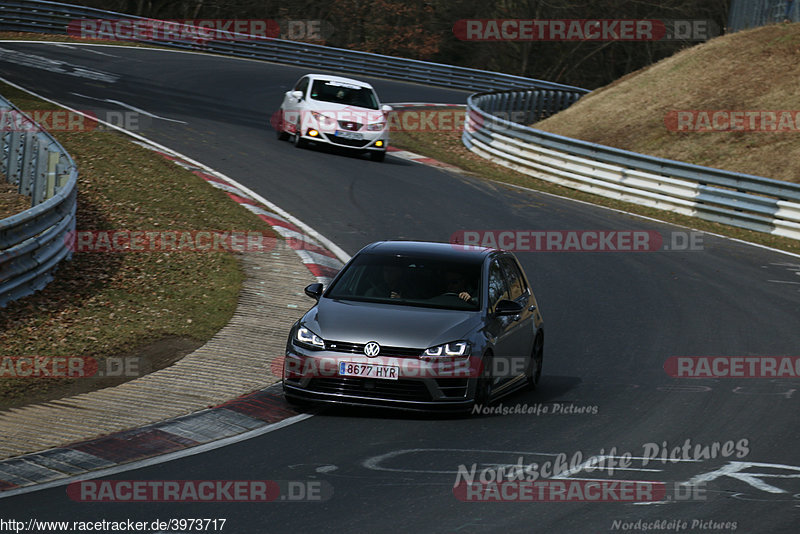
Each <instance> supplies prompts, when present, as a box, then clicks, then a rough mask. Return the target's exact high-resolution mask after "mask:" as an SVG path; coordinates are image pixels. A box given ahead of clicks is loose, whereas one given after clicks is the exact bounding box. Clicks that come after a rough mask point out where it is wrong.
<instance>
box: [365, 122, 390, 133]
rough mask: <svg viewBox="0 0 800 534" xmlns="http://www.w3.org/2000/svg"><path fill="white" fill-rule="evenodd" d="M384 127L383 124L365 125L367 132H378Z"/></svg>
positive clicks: (384, 124)
mask: <svg viewBox="0 0 800 534" xmlns="http://www.w3.org/2000/svg"><path fill="white" fill-rule="evenodd" d="M385 127H386V123H385V122H375V123H372V124H367V130H368V131H370V132H380V131H381V130H383V129H384V128H385Z"/></svg>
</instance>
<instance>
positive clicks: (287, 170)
mask: <svg viewBox="0 0 800 534" xmlns="http://www.w3.org/2000/svg"><path fill="white" fill-rule="evenodd" d="M15 52H21V53H23V54H24V55H20V54H18V53H15ZM32 56H37V57H38V58H47V60H56V61H58V62H61V63H52V62H50V63H47V62H45V61H43V60H42V59H31V57H32ZM48 65H49V67H48ZM75 67H81V68H82V69H83V70H76V69H75ZM57 71H63V72H57ZM0 72H2V76H4V77H6V78H7V79H9V80H10V81H13V82H14V83H17V84H19V85H21V86H23V87H26V88H28V89H31V90H34V91H36V92H38V93H40V94H42V95H44V96H46V97H49V98H52V99H56V100H58V101H59V102H62V103H65V104H67V105H69V106H71V107H74V108H76V109H81V110H93V111H95V112H96V113H98V115H101V116H102V114H101V113H102V112H103V111H112V112H124V111H130V110H131V108H125V107H122V106H121V105H120V104H118V103H120V102H121V103H124V104H126V105H128V106H131V107H133V108H138V109H139V110H144V111H146V112H148V113H150V114H153V115H156V116H158V117H160V118H156V117H151V118H150V120H149V121H147V124H146V126H147V127H146V128H145V129H144V130H142V131H139V132H138V133H140V134H142V135H144V136H146V137H148V138H149V139H152V140H154V141H156V142H158V143H161V144H163V145H166V146H168V147H170V148H173V149H175V150H178V151H180V152H183V153H184V154H186V155H187V156H189V157H191V158H194V159H196V160H198V161H201V162H203V163H205V164H207V165H209V166H211V167H213V168H215V169H217V170H219V171H221V172H223V173H225V174H227V175H228V176H230V177H232V178H234V179H236V180H238V181H239V182H240V183H242V184H244V185H246V186H247V187H249V188H251V189H253V190H254V191H256V192H257V193H259V194H260V195H262V196H264V197H265V198H267V199H269V200H270V201H272V202H274V203H275V204H277V205H278V206H280V207H281V208H283V209H285V210H287V211H288V212H290V213H291V214H293V215H294V216H296V217H298V218H299V219H301V220H302V221H304V222H305V223H307V224H309V225H310V226H312V227H313V228H314V229H316V230H317V231H319V232H320V233H321V234H323V235H324V236H325V237H327V238H329V239H330V240H332V241H333V242H334V243H336V244H337V245H339V246H340V247H341V248H342V249H344V250H345V251H346V252H347V253H349V254H353V253H355V252H356V251H358V250H359V249H360V248H361V247H362V246H364V245H366V244H367V243H370V242H372V241H376V240H381V239H420V240H435V241H448V240H449V239H450V236H451V235H452V234H453V233H454V232H457V231H459V230H482V229H492V230H500V229H509V230H608V231H611V230H614V231H622V230H645V231H657V232H660V233H661V234H662V235H663V236H666V240H667V242H669V241H670V236H671V235H672V234H671V232H686V231H687V230H686V229H684V228H677V227H673V226H670V225H666V224H662V223H658V222H654V221H650V220H645V219H641V218H638V217H633V216H630V215H626V214H623V213H618V212H614V211H610V210H606V209H601V208H596V207H593V206H590V205H586V204H582V203H578V202H573V201H569V200H564V199H560V198H555V197H551V196H547V195H544V194H540V193H536V192H530V191H523V190H519V189H514V188H511V187H506V186H503V185H499V184H495V183H490V182H486V181H483V180H480V179H475V178H468V177H463V176H460V175H457V174H453V173H448V172H445V171H441V170H438V169H435V168H432V167H427V166H423V165H419V164H415V163H411V162H408V161H405V160H401V159H398V158H394V157H391V156H390V157H387V159H386V161H385V162H384V163H375V162H371V161H369V160H368V159H365V158H360V157H351V156H347V155H342V154H337V153H331V151H326V150H316V149H310V150H298V149H295V148H294V147H293V146H292V145H291V144H290V143H286V142H280V141H278V140H277V139H276V138H275V135H274V132H273V131H272V130H271V129H270V128H269V127H268V125H267V124H268V120H269V115H270V114H271V113H272V112H274V111H275V110H277V107H278V105H279V104H280V101H281V98H282V95H283V93H284V92H285V91H287V90H289V89H290V88H291V86H292V85H293V84H294V82H295V81H296V80H297V79H298V78H299V77H300V76H301V75H302V74H304V73H306V72H308V70H307V69H298V68H292V67H287V66H280V65H273V64H267V63H259V62H254V61H244V60H236V59H228V58H221V57H215V56H204V55H199V54H185V53H176V52H165V51H157V50H148V49H135V48H116V47H115V48H112V47H99V46H72V45H67V46H65V45H54V44H36V43H21V42H15V43H9V42H3V43H0ZM367 81H370V82H371V83H373V84H374V86H375V88H376V90H377V92H378V94H379V96H380V97H381V99H382V100H383V101H384V102H387V103H392V102H410V101H413V102H441V103H464V102H465V101H466V97H467V95H468V93H466V92H462V91H452V90H447V89H443V88H433V87H426V86H422V85H416V84H406V83H399V82H393V81H386V80H378V79H368V78H367ZM107 100H114V101H116V102H117V103H114V102H108V101H107ZM167 119H169V120H167ZM518 257H519V258H520V260H521V261H522V263H523V265H524V267H525V269H526V271H527V273H528V276H529V278H530V280H531V283H532V284H533V287H534V291H535V293H536V296H537V299H538V301H539V304H540V306H541V309H542V313H543V315H544V319H545V324H546V341H545V360H544V362H545V363H544V373H543V377H542V384H541V387H540V389H539V390H538V391H536V392H528V393H522V394H518V395H515V396H513V397H511V398H507V399H505V400H504V401H503V404H504V406H514V405H516V404H517V403H520V404H523V405H527V406H528V407H532V406H536V405H543V406H546V407H547V408H548V413H539V414H538V415H537V414H527V413H525V414H508V415H497V414H493V415H482V416H472V417H434V416H416V415H396V414H386V413H383V412H377V411H353V410H334V411H328V412H324V413H321V414H319V415H316V416H314V417H311V418H309V419H306V420H303V421H300V422H298V423H296V424H293V425H290V426H287V427H285V428H282V429H280V430H278V431H275V432H271V433H268V434H265V435H263V436H261V437H258V438H254V439H251V440H248V441H244V442H241V443H238V444H235V445H231V446H227V447H224V448H220V449H217V450H214V451H210V452H206V453H203V454H199V455H195V456H188V457H185V458H182V459H179V460H175V461H172V462H169V463H165V464H162V465H158V466H153V467H146V468H141V469H137V470H134V471H129V472H126V473H120V474H117V475H115V476H114V477H113V478H115V479H120V480H156V479H157V480H223V479H224V480H255V479H267V480H276V481H280V480H283V481H299V482H303V483H306V482H310V483H314V484H316V483H319V484H317V486H319V487H324V488H326V491H327V492H329V493H330V492H332V494H330V495H326V497H329V498H326V499H324V500H320V501H308V500H306V501H304V502H288V501H289V500H291V499H286V500H285V501H281V500H277V501H275V502H272V503H147V502H145V503H133V502H127V503H111V504H109V503H85V502H76V501H73V500H71V499H70V498H69V497H68V495H67V493H66V491H65V488H64V487H63V486H62V487H56V488H52V489H48V490H43V491H39V492H33V493H29V494H24V495H19V496H15V497H9V498H5V499H0V512H2V514H0V515H3V516H14V517H16V518H17V519H25V518H27V517H36V518H37V519H40V520H45V519H54V520H55V519H61V520H69V521H80V520H101V519H106V520H109V521H110V520H124V519H128V518H130V519H134V520H139V521H152V520H153V519H156V518H158V519H161V520H167V519H170V518H211V519H214V518H226V519H227V523H226V525H225V528H224V530H223V532H234V533H239V532H242V533H260V532H314V531H323V532H384V531H386V532H391V531H397V532H500V531H506V532H540V531H541V532H544V531H548V532H581V533H583V532H606V531H615V530H624V528H623V525H624V524H627V523H633V522H636V521H638V520H642V521H643V522H651V521H660V520H666V521H686V522H687V526H686V528H685V530H684V531H690V532H730V531H733V530H734V529H732V528H731V526H730V523H736V525H735V531H736V532H746V533H749V532H770V533H778V532H796V531H797V526H798V524H800V517H799V514H798V511H800V448H799V447H798V446H797V443H798V440H799V439H800V423H798V410H799V409H800V404H799V402H800V392H799V391H797V390H798V389H800V388H798V385H799V384H800V380H798V379H769V378H761V379H694V380H688V379H677V378H672V377H670V376H669V375H668V374H667V373H666V372H665V370H664V364H665V361H666V360H667V358H669V357H672V356H798V355H800V328H798V318H799V317H800V285H798V282H800V279H798V277H797V274H798V273H800V259H798V258H796V257H792V256H789V255H784V254H780V253H777V252H773V251H769V250H765V249H762V248H758V247H754V246H749V245H746V244H741V243H737V242H734V241H731V240H725V239H721V238H717V237H713V236H709V235H704V236H703V240H702V250H687V251H679V250H660V251H656V252H614V253H611V252H593V253H589V252H584V253H580V252H523V253H519V254H518ZM792 282H793V283H792ZM310 305H311V301H310V300H309V306H310ZM265 320H269V318H265ZM581 408H583V409H584V410H588V411H589V412H590V413H568V412H574V411H576V410H575V409H578V410H577V411H580V409H581ZM553 411H557V412H558V413H552V412H553ZM594 411H596V413H591V412H594ZM687 439H688V440H690V443H691V445H692V447H694V445H696V444H699V445H703V446H706V445H707V446H709V447H710V446H712V445H713V444H715V443H719V444H724V443H726V442H728V441H732V442H734V443H745V444H746V446H745V447H744V448H743V449H740V450H739V451H737V453H729V454H728V455H727V456H726V455H725V454H723V453H722V452H718V453H717V454H715V455H714V456H715V457H714V458H707V459H705V458H700V459H694V458H692V459H682V460H681V461H678V462H666V463H665V462H661V461H658V460H653V461H650V462H649V463H648V464H647V465H646V466H645V465H643V461H641V460H634V461H633V463H632V465H631V466H630V467H628V468H627V469H624V470H623V469H617V470H615V471H614V472H613V474H608V473H605V472H600V471H594V472H593V473H591V474H590V473H587V472H581V473H580V474H575V476H574V477H575V478H579V477H583V478H596V479H618V480H650V481H658V482H666V483H667V488H668V490H669V489H671V488H673V487H674V485H675V484H676V483H680V482H686V481H693V482H698V483H700V485H699V486H698V487H701V488H702V490H703V492H702V496H699V495H696V496H695V497H696V498H695V499H689V500H686V501H681V502H678V499H677V498H676V499H672V500H670V501H666V502H659V503H640V504H633V503H621V502H571V503H566V502H545V503H542V502H538V503H533V502H513V503H502V502H501V503H497V502H489V503H482V502H462V501H460V500H459V499H457V498H456V497H455V496H454V492H453V485H454V482H455V478H456V472H457V471H458V467H459V465H462V464H463V465H466V466H471V465H472V464H473V463H477V464H478V471H480V470H481V469H482V468H485V467H494V466H497V465H507V464H515V463H516V462H517V461H518V459H519V458H520V457H522V458H523V463H524V464H530V463H533V462H537V463H541V462H543V461H546V460H547V459H553V458H554V457H555V455H557V454H559V453H564V454H566V455H567V457H568V458H572V457H573V455H574V453H576V452H577V451H581V452H582V455H583V457H584V458H586V457H589V456H592V455H599V454H601V451H604V453H605V454H616V455H622V454H623V453H625V452H628V453H631V455H632V456H633V457H641V456H642V455H643V454H645V453H646V452H647V451H649V450H650V447H648V444H656V447H659V448H660V447H661V446H662V444H663V442H666V445H667V447H668V448H670V449H672V448H673V447H679V446H682V445H683V444H684V443H685V442H686V440H687ZM742 440H745V441H742ZM613 448H615V449H616V452H615V453H611V452H610V451H611V450H612V449H613ZM722 450H725V449H722ZM659 454H660V453H659ZM693 460H695V461H693ZM734 462H738V463H734ZM762 464H771V465H762ZM314 484H312V486H314ZM306 487H309V486H306ZM315 487H316V486H315ZM708 521H713V522H716V523H708ZM724 523H729V525H728V527H727V528H718V527H719V525H720V524H724ZM679 524H680V523H679ZM714 527H717V528H714ZM187 530H188V529H187ZM662 531H664V532H666V531H667V530H662Z"/></svg>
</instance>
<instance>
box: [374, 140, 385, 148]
mask: <svg viewBox="0 0 800 534" xmlns="http://www.w3.org/2000/svg"><path fill="white" fill-rule="evenodd" d="M375 146H377V147H381V146H383V141H381V140H380V139H378V140H377V141H375Z"/></svg>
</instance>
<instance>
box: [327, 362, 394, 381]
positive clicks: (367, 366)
mask: <svg viewBox="0 0 800 534" xmlns="http://www.w3.org/2000/svg"><path fill="white" fill-rule="evenodd" d="M399 371H400V368H399V367H397V366H396V365H379V364H375V363H359V362H339V375H340V376H361V377H364V378H383V379H385V380H397V376H398V374H399Z"/></svg>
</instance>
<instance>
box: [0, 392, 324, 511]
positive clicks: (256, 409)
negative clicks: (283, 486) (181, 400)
mask: <svg viewBox="0 0 800 534" xmlns="http://www.w3.org/2000/svg"><path fill="white" fill-rule="evenodd" d="M312 415H313V414H298V413H297V412H295V411H294V410H292V409H291V408H290V407H289V406H288V405H287V404H286V401H285V400H284V398H283V394H282V392H281V386H280V384H276V385H274V386H271V387H269V388H267V389H265V390H262V391H259V392H256V393H252V394H250V395H245V396H242V397H239V398H237V399H234V400H232V401H228V402H226V403H223V404H220V405H219V406H216V407H214V408H209V409H207V410H203V411H201V412H195V413H192V414H189V415H185V416H182V417H177V418H175V419H169V420H167V421H162V422H160V423H154V424H152V425H147V426H144V427H141V428H136V429H133V430H126V431H123V432H116V433H113V434H109V435H107V436H103V437H100V438H97V439H92V440H87V441H81V442H77V443H73V444H70V445H66V446H63V447H57V448H54V449H49V450H46V451H42V452H37V453H33V454H25V455H23V456H17V457H16V458H11V459H9V460H4V461H2V462H0V499H2V498H4V497H11V496H13V495H19V494H20V493H29V492H31V491H39V490H42V489H47V488H51V487H56V486H63V485H66V484H69V483H70V482H72V481H75V480H87V479H92V478H98V477H103V476H109V475H113V474H116V473H120V472H123V471H130V470H133V469H138V468H140V467H144V466H146V465H154V464H158V463H164V462H168V461H170V460H173V459H175V458H179V457H184V456H189V455H193V454H199V453H202V452H206V451H208V450H212V449H216V448H219V447H223V446H225V445H229V444H231V443H235V442H237V441H243V440H245V439H250V438H252V437H255V436H258V435H262V434H265V433H267V432H271V431H273V430H277V429H278V428H282V427H284V426H286V425H288V424H291V423H294V422H297V421H300V420H302V419H306V418H308V417H311V416H312Z"/></svg>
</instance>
